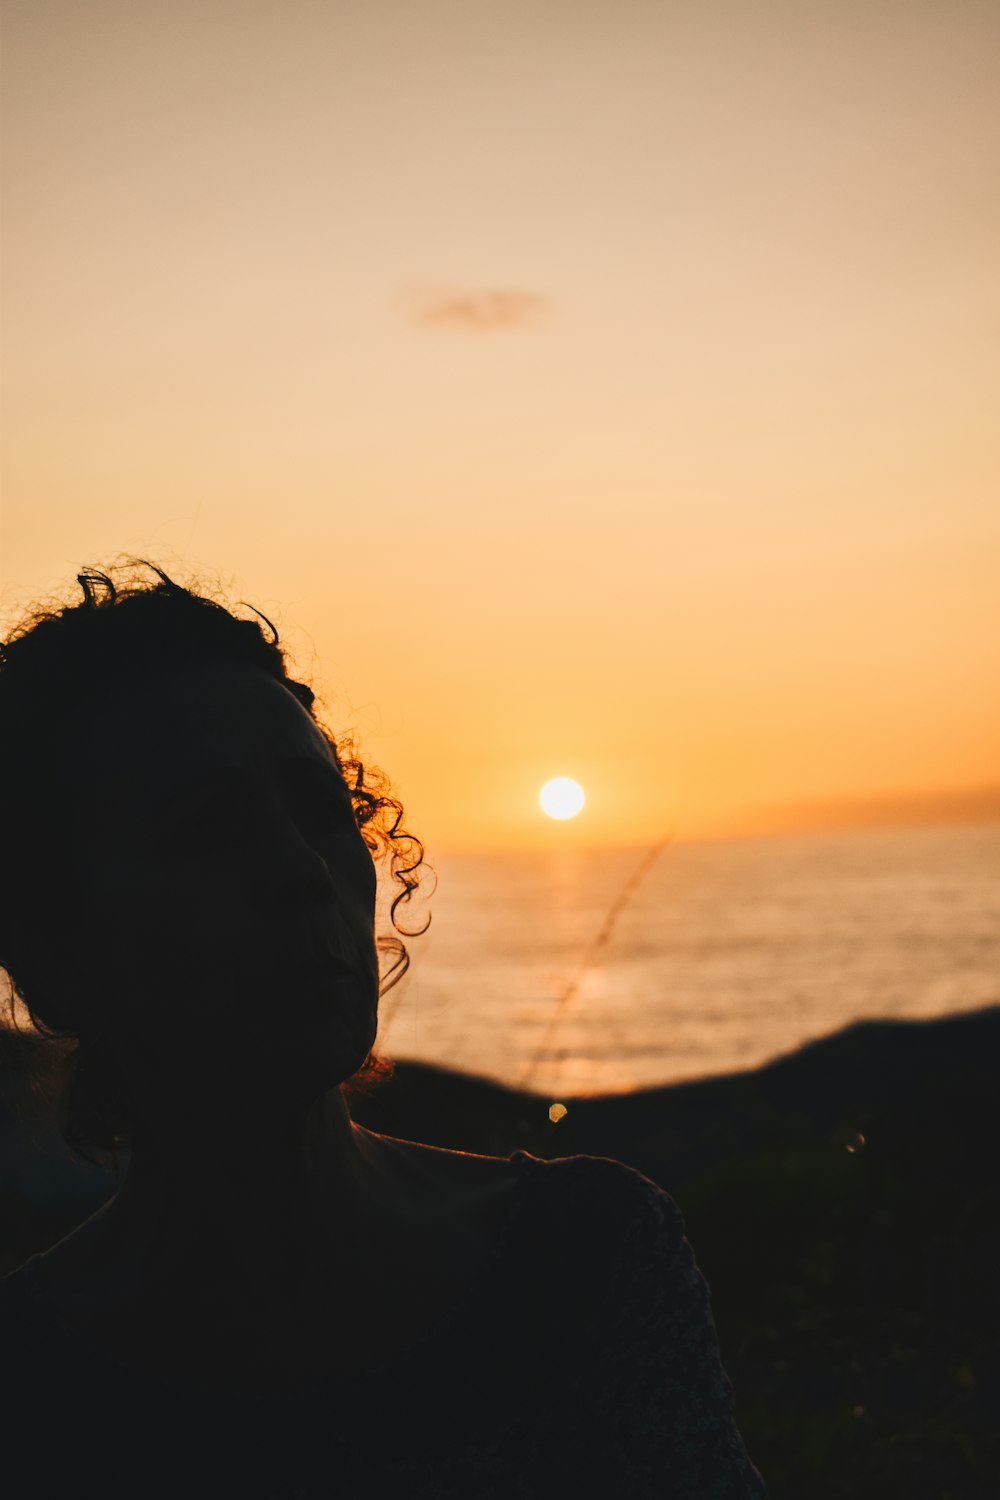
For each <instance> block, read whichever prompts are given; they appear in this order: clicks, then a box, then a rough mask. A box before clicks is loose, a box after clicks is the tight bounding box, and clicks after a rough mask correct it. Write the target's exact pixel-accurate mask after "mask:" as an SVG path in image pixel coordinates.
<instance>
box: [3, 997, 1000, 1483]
mask: <svg viewBox="0 0 1000 1500" xmlns="http://www.w3.org/2000/svg"><path fill="white" fill-rule="evenodd" d="M17 1092H18V1090H17V1086H16V1081H14V1080H12V1079H11V1078H10V1077H9V1075H8V1077H7V1080H6V1088H5V1089H4V1088H3V1079H2V1077H0V1224H2V1231H0V1235H2V1237H0V1273H2V1272H3V1271H5V1270H7V1269H10V1268H11V1267H12V1266H13V1265H15V1264H17V1263H18V1262H19V1261H20V1260H21V1259H23V1258H24V1256H25V1255H27V1254H29V1253H30V1252H31V1251H33V1250H37V1249H40V1248H42V1247H43V1246H44V1245H45V1244H47V1243H50V1242H51V1241H52V1240H53V1239H55V1238H57V1237H58V1236H59V1235H61V1234H63V1233H65V1232H67V1230H68V1229H69V1228H71V1227H72V1225H73V1224H74V1223H75V1222H77V1221H78V1220H79V1219H80V1218H82V1217H83V1216H85V1214H87V1213H89V1212H91V1211H92V1210H93V1208H95V1207H96V1206H97V1204H98V1203H99V1202H100V1201H101V1200H102V1198H103V1197H104V1196H106V1194H107V1192H108V1191H109V1187H110V1180H109V1179H108V1178H107V1176H106V1175H105V1174H103V1173H101V1172H100V1171H98V1170H96V1169H90V1168H84V1167H81V1166H77V1165H75V1164H74V1163H73V1162H72V1161H71V1159H69V1158H68V1156H66V1155H60V1153H59V1151H58V1148H57V1146H56V1144H55V1142H54V1140H53V1138H52V1136H51V1134H49V1133H48V1132H47V1131H45V1130H44V1129H39V1126H38V1125H37V1124H36V1125H35V1126H34V1127H33V1134H34V1137H35V1139H36V1140H37V1141H38V1145H37V1146H34V1147H32V1146H31V1145H30V1144H29V1139H28V1136H29V1131H28V1130H27V1128H26V1127H24V1126H22V1127H20V1128H18V1129H15V1127H14V1124H13V1121H12V1118H11V1113H10V1109H9V1108H8V1112H7V1115H6V1117H5V1115H4V1106H3V1103H2V1099H3V1098H4V1097H6V1099H7V1101H8V1105H10V1104H11V1103H12V1102H13V1101H14V1099H15V1096H16V1094H17ZM998 1098H1000V1006H998V1007H992V1008H990V1009H988V1010H984V1011H979V1012H976V1013H974V1014H971V1015H966V1016H958V1017H954V1018H952V1019H947V1020H938V1021H929V1022H884V1021H879V1022H865V1023H861V1024H858V1025H855V1026H851V1027H849V1028H847V1029H846V1030H844V1031H842V1032H838V1033H837V1034H835V1035H834V1036H831V1037H828V1038H826V1039H824V1040H823V1041H820V1042H817V1043H814V1044H812V1045H811V1046H808V1047H805V1048H803V1049H802V1050H801V1051H799V1052H796V1053H793V1054H791V1055H789V1056H787V1057H784V1058H781V1059H779V1060H778V1061H777V1062H774V1063H772V1064H770V1065H769V1066H767V1067H765V1068H761V1069H758V1070H756V1071H755V1072H750V1073H745V1074H733V1075H729V1076H726V1077H720V1078H711V1079H706V1080H702V1081H699V1082H696V1083H687V1084H679V1085H674V1086H672V1087H668V1088H659V1089H651V1090H644V1091H642V1092H639V1093H635V1094H628V1095H618V1096H609V1097H604V1098H593V1099H579V1100H574V1099H564V1100H562V1102H563V1103H564V1104H565V1105H566V1106H567V1113H566V1115H565V1116H564V1117H563V1118H562V1119H561V1120H560V1121H559V1122H558V1123H557V1124H554V1123H552V1122H551V1121H550V1119H549V1117H548V1109H549V1105H550V1104H551V1103H552V1102H553V1101H552V1100H551V1099H549V1098H547V1097H544V1098H543V1097H541V1096H538V1095H530V1094H523V1093H517V1092H515V1091H513V1090H509V1089H504V1088H501V1087H498V1086H496V1085H494V1084H491V1083H489V1082H486V1081H484V1080H482V1079H477V1078H471V1077H468V1076H466V1075H462V1074H457V1073H452V1072H448V1071H447V1070H444V1069H439V1068H431V1067H427V1066H424V1065H422V1064H418V1063H407V1062H400V1063H398V1064H397V1065H396V1072H395V1076H394V1077H393V1078H392V1079H391V1080H390V1081H389V1082H387V1083H384V1084H383V1085H381V1086H380V1088H378V1089H377V1090H376V1091H375V1092H374V1093H373V1094H372V1095H371V1096H370V1097H369V1098H367V1099H364V1100H361V1101H358V1102H356V1103H355V1105H353V1106H352V1112H353V1113H354V1115H355V1117H356V1118H357V1119H358V1120H360V1121H361V1122H362V1123H363V1124H365V1125H367V1126H369V1127H370V1128H372V1129H375V1130H380V1131H384V1132H388V1133H389V1134H393V1135H398V1136H402V1137H404V1138H409V1139H414V1140H422V1141H426V1142H429V1143H431V1144H434V1145H440V1146H450V1147H454V1148H457V1149H463V1150H467V1151H479V1152H486V1153H490V1154H494V1155H507V1154H509V1153H510V1152H512V1151H515V1150H518V1149H524V1150H527V1151H531V1152H533V1153H535V1154H536V1155H539V1156H567V1155H571V1154H573V1153H576V1152H586V1153H591V1154H594V1155H600V1156H611V1157H616V1158H618V1159H619V1160H621V1161H624V1162H627V1163H629V1165H631V1166H634V1167H637V1168H638V1169H639V1170H640V1171H641V1172H644V1173H645V1174H646V1175H647V1176H649V1177H651V1178H652V1179H653V1180H654V1181H656V1182H658V1183H660V1184H661V1185H662V1186H663V1187H665V1188H667V1189H668V1191H669V1192H670V1193H672V1194H673V1196H674V1197H675V1199H676V1200H677V1202H678V1203H679V1204H680V1206H681V1208H682V1210H683V1212H684V1215H685V1218H686V1221H687V1225H688V1233H689V1236H690V1239H691V1241H692V1243H693V1245H694V1247H695V1251H696V1253H697V1256H698V1260H699V1262H700V1264H701V1266H702V1269H703V1270H704V1272H705V1275H706V1276H707V1278H708V1281H709V1284H710V1286H711V1288H712V1296H713V1304H714V1308H715V1316H716V1322H717V1324H718V1328H719V1337H720V1342H721V1344H722V1351H723V1358H724V1360H725V1363H726V1366H727V1368H728V1370H729V1372H730V1374H731V1376H732V1378H733V1382H734V1384H735V1387H736V1392H737V1402H738V1406H737V1411H738V1419H739V1423H740V1427H741V1429H742V1431H743V1434H744V1437H745V1438H746V1442H747V1446H748V1448H749V1450H750V1452H751V1454H752V1456H753V1458H754V1460H755V1462H756V1463H757V1464H758V1465H759V1467H760V1469H761V1471H762V1472H763V1474H764V1476H765V1478H766V1479H767V1481H768V1485H769V1488H770V1490H771V1494H772V1497H773V1500H835V1497H836V1500H841V1497H844V1500H847V1497H851V1500H869V1497H871V1500H876V1497H877V1500H894V1497H897V1496H899V1497H901V1500H902V1497H905V1500H993V1497H995V1496H996V1495H997V1494H1000V1176H998V1172H997V1160H998V1152H997V1146H998V1141H1000V1119H998Z"/></svg>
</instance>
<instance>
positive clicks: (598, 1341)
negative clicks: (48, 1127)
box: [0, 1151, 766, 1500]
mask: <svg viewBox="0 0 1000 1500" xmlns="http://www.w3.org/2000/svg"><path fill="white" fill-rule="evenodd" d="M511 1160H512V1161H513V1162H515V1163H516V1164H517V1167H518V1170H519V1179H518V1188H517V1202H516V1205H515V1212H514V1215H513V1217H512V1219H511V1221H510V1223H509V1226H508V1228H507V1231H506V1234H505V1236H504V1237H503V1239H502V1241H501V1242H500V1243H499V1244H498V1246H497V1247H496V1250H495V1252H494V1253H493V1254H492V1256H491V1257H490V1259H489V1260H488V1262H487V1263H486V1265H485V1267H484V1269H483V1271H482V1272H481V1274H480V1275H479V1277H478V1278H477V1280H476V1283H475V1285H474V1286H473V1288H472V1290H471V1292H470V1293H469V1294H468V1295H467V1296H466V1298H465V1299H464V1300H463V1302H462V1303H461V1305H460V1306H459V1307H458V1308H457V1309H456V1311H455V1313H454V1314H453V1315H452V1316H451V1317H450V1318H449V1319H448V1320H447V1321H446V1322H444V1323H443V1324H441V1325H439V1326H438V1327H437V1328H436V1329H435V1330H434V1331H433V1333H431V1334H428V1335H424V1336H423V1337H421V1338H419V1339H415V1340H413V1341H412V1342H411V1343H409V1344H408V1345H407V1346H406V1348H405V1349H404V1350H403V1351H402V1352H401V1353H397V1354H396V1355H394V1356H393V1358H391V1359H389V1360H385V1361H383V1362H381V1363H380V1364H376V1365H375V1366H374V1367H371V1366H369V1368H367V1369H366V1370H364V1371H360V1372H358V1373H355V1374H352V1372H351V1368H350V1352H349V1351H343V1350H337V1351H334V1356H333V1364H334V1368H335V1373H332V1374H331V1375H330V1377H329V1378H325V1377H324V1378H322V1379H317V1378H311V1379H310V1380H309V1381H308V1382H303V1383H301V1384H300V1385H298V1386H297V1387H294V1388H293V1387H287V1388H284V1389H283V1390H282V1391H281V1393H280V1394H275V1393H273V1392H272V1393H264V1392H262V1393H261V1394H260V1395H259V1396H250V1395H246V1394H241V1395H238V1396H237V1395H234V1394H226V1395H223V1394H219V1395H209V1394H206V1393H205V1392H204V1391H201V1390H196V1389H195V1388H193V1387H185V1386H182V1385H181V1384H179V1382H177V1381H176V1380H171V1379H168V1378H165V1377H162V1378H161V1377H158V1376H154V1375H151V1374H149V1373H147V1372H139V1371H137V1370H132V1369H130V1368H126V1367H125V1366H124V1365H123V1364H122V1363H121V1362H119V1361H117V1360H115V1359H113V1358H112V1357H110V1356H109V1355H108V1354H106V1353H103V1352H102V1351H101V1350H100V1349H98V1348H97V1347H96V1346H95V1345H93V1344H92V1343H89V1342H87V1341H86V1340H85V1339H84V1338H83V1336H82V1334H79V1333H74V1332H73V1331H71V1330H70V1329H69V1327H68V1326H67V1325H66V1324H65V1323H63V1322H61V1321H60V1319H59V1317H58V1315H57V1313H56V1311H55V1310H54V1309H53V1308H52V1307H51V1306H50V1305H49V1302H48V1301H47V1299H46V1298H45V1297H44V1295H43V1294H42V1291H41V1288H40V1287H39V1286H38V1284H37V1277H36V1275H35V1269H36V1266H37V1262H38V1257H37V1256H34V1257H32V1258H31V1259H30V1260H28V1261H27V1262H25V1264H24V1265H23V1266H21V1267H20V1268H19V1269H18V1270H17V1271H15V1272H13V1273H12V1274H11V1275H10V1276H8V1277H6V1278H5V1279H4V1280H2V1281H0V1347H2V1350H3V1353H2V1362H3V1367H4V1368H3V1373H2V1375H0V1403H2V1405H0V1411H2V1414H3V1431H4V1440H3V1444H2V1447H0V1485H2V1487H3V1489H4V1491H5V1494H7V1495H8V1496H10V1497H11V1500H15V1497H17V1496H20V1495H22V1494H23V1495H25V1496H28V1495H30V1496H31V1497H32V1500H42V1497H47V1496H49V1495H52V1496H57V1495H58V1496H60V1497H64V1496H68V1495H72V1494H74V1493H75V1492H81V1493H85V1494H87V1495H90V1494H92V1493H96V1494H101V1495H102V1496H104V1497H107V1500H117V1497H119V1496H121V1497H125V1496H127V1497H129V1500H138V1497H143V1500H148V1497H153V1496H160V1495H163V1496H166V1495H170V1496H171V1497H175V1496H176V1497H180V1496H184V1497H189V1496H213V1497H215V1496H219V1497H229V1496H233V1497H240V1500H372V1497H379V1496H383V1495H384V1496H392V1497H394V1500H459V1497H461V1500H559V1497H564V1496H565V1497H570V1496H572V1497H573V1500H585V1497H588V1496H594V1497H597V1496H600V1497H601V1500H617V1497H621V1500H668V1497H670V1500H751V1497H765V1500H766V1496H765V1490H764V1486H763V1483H762V1481H761V1478H760V1475H759V1474H758V1473H757V1471H756V1469H755V1468H754V1467H753V1465H752V1464H751V1462H750V1460H749V1458H748V1457H747V1453H746V1449H745V1448H744V1445H743V1441H742V1439H741V1437H740V1434H739V1432H738V1430H737V1428H736V1425H735V1422H734V1420H733V1392H732V1387H731V1385H730V1383H729V1380H728V1378H727V1377H726V1374H725V1372H724V1371H723V1369H722V1365H721V1363H720V1359H719V1350H718V1344H717V1341H716V1335H715V1328H714V1325H713V1322H712V1316H711V1312H710V1310H709V1299H708V1288H707V1286H706V1285H705V1281H704V1279H703V1277H702V1276H701V1273H700V1272H699V1270H698V1269H697V1266H696V1265H695V1261H694V1257H693V1255H692V1252H691V1247H690V1245H689V1244H688V1242H687V1240H686V1239H685V1238H684V1225H683V1221H682V1219H681V1215H680V1212H679V1210H678V1208H677V1206H676V1204H675V1203H674V1202H673V1200H672V1199H671V1198H670V1197H669V1196H668V1195H667V1194H666V1193H665V1192H664V1191H663V1190H662V1189H661V1188H659V1187H657V1186H656V1184H655V1183H653V1182H651V1181H650V1180H649V1179H648V1178H646V1177H644V1176H643V1175H642V1174H641V1173H639V1172H637V1171H635V1170H634V1169H633V1168H631V1167H627V1166H625V1165H623V1164H622V1163H621V1162H618V1161H612V1160H610V1159H608V1158H605V1157H599V1156H568V1157H561V1158H557V1159H556V1160H554V1161H544V1160H542V1159H540V1158H537V1157H533V1156H530V1155H528V1154H527V1153H526V1152H522V1151H519V1152H515V1153H514V1155H513V1157H512V1158H511Z"/></svg>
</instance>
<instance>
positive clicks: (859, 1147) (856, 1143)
mask: <svg viewBox="0 0 1000 1500" xmlns="http://www.w3.org/2000/svg"><path fill="white" fill-rule="evenodd" d="M847 1149H848V1151H850V1152H852V1153H853V1152H857V1151H863V1150H864V1149H865V1138H864V1136H863V1135H861V1134H860V1133H859V1134H858V1135H856V1136H855V1137H854V1139H853V1141H848V1143H847Z"/></svg>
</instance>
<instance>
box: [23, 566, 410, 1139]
mask: <svg viewBox="0 0 1000 1500" xmlns="http://www.w3.org/2000/svg"><path fill="white" fill-rule="evenodd" d="M143 566H148V567H152V568H153V571H154V572H155V574H156V575H157V581H156V582H153V581H143V582H136V581H135V580H134V579H132V581H130V582H129V583H128V584H127V585H126V586H119V585H117V584H116V583H115V582H114V581H113V579H112V577H111V576H110V575H109V574H105V573H94V572H88V573H84V574H81V575H80V578H79V582H80V585H81V587H82V589H83V600H82V602H79V603H77V604H75V605H67V606H62V607H57V608H55V609H50V610H46V611H41V610H38V611H35V612H33V613H32V615H31V616H30V617H29V619H28V620H27V621H25V622H24V623H23V624H22V625H21V626H20V627H19V628H18V630H17V631H15V632H14V633H13V635H12V636H11V638H10V639H9V640H8V641H7V642H6V643H5V645H4V647H3V651H2V657H0V848H2V849H3V853H4V860H3V865H2V868H0V963H2V965H3V967H4V968H5V969H6V970H7V972H8V974H9V976H10V979H11V982H12V987H13V991H14V993H15V994H16V996H17V997H18V999H19V1000H20V1002H21V1004H22V1005H23V1007H24V1008H25V1009H26V1011H27V1012H28V1015H29V1017H30V1019H31V1022H32V1023H33V1025H34V1027H35V1029H36V1030H37V1031H39V1032H40V1033H42V1034H43V1035H47V1036H50V1037H53V1038H62V1039H63V1045H64V1046H66V1045H67V1044H68V1046H69V1049H70V1051H71V1054H72V1063H71V1069H70V1087H69V1088H68V1090H67V1095H66V1100H65V1106H64V1118H63V1128H64V1133H65V1135H66V1137H67V1139H68V1140H69V1141H70V1142H71V1144H73V1145H75V1146H77V1147H78V1148H80V1147H86V1146H88V1145H89V1146H97V1147H105V1148H108V1147H110V1148H114V1147H116V1146H121V1145H125V1144H127V1142H128V1139H129V1133H130V1129H131V1127H132V1126H133V1125H134V1123H135V1122H136V1120H137V1118H138V1115H139V1113H140V1112H141V1109H142V1100H141V1098H137V1097H134V1096H135V1095H136V1094H137V1093H139V1092H140V1089H139V1088H138V1087H137V1085H136V1082H135V1080H137V1079H138V1080H139V1081H140V1083H141V1079H142V1077H143V1068H144V1066H147V1065H148V1066H152V1065H154V1064H155V1066H156V1067H158V1068H159V1069H160V1071H161V1072H162V1070H163V1069H164V1068H169V1069H170V1070H171V1073H172V1076H173V1077H174V1078H176V1084H177V1091H178V1100H179V1101H182V1100H183V1097H184V1089H185V1083H186V1084H187V1086H188V1087H189V1088H199V1089H202V1090H204V1089H205V1088H206V1087H207V1088H210V1087H211V1083H212V1079H213V1078H215V1079H217V1080H218V1081H219V1085H220V1089H221V1092H223V1093H225V1091H226V1087H228V1086H230V1085H231V1083H232V1080H233V1078H234V1077H238V1078H239V1079H241V1080H244V1081H245V1083H246V1085H248V1086H249V1087H250V1088H257V1087H259V1086H263V1085H265V1084H266V1086H267V1087H268V1088H269V1089H270V1090H271V1091H276V1092H278V1093H286V1092H287V1093H290V1094H296V1095H297V1096H299V1097H301V1096H302V1095H306V1096H313V1095H315V1094H317V1093H320V1092H323V1091H325V1090H327V1089H329V1088H332V1087H335V1086H336V1085H338V1084H340V1083H342V1082H345V1081H349V1083H350V1084H353V1085H354V1087H355V1089H356V1088H357V1086H358V1085H359V1083H360V1084H363V1083H365V1082H368V1081H370V1080H371V1079H372V1078H373V1077H376V1076H378V1075H379V1074H380V1073H384V1072H385V1071H387V1065H386V1064H385V1063H384V1062H382V1060H381V1059H379V1058H377V1057H376V1055H375V1054H374V1053H373V1051H372V1047H373V1043H374V1040H375V1032H376V1022H377V1006H378V998H379V964H378V949H379V947H382V948H386V949H389V950H391V951H394V953H395V962H394V964H393V965H392V967H391V968H390V969H389V971H388V973H387V975H386V976H385V979H384V981H383V985H382V989H383V992H384V990H385V989H387V988H388V987H389V984H391V983H393V982H395V980H396V979H398V978H400V977H401V975H402V973H403V972H405V968H406V965H407V962H408V960H407V955H406V950H405V948H404V947H403V945H402V943H401V942H400V941H399V940H398V938H395V939H383V940H378V939H377V937H376V931H375V903H376V859H377V858H378V856H379V855H380V854H381V853H384V852H386V851H388V853H389V855H390V858H389V872H390V875H391V877H392V878H393V879H395V880H396V881H397V882H399V885H400V889H399V891H398V893H397V895H396V898H395V900H394V901H393V903H392V917H393V923H394V925H395V921H396V913H397V908H398V906H399V904H400V902H401V901H403V900H405V899H406V898H408V897H409V895H410V893H411V891H412V889H413V888H414V887H415V885H416V872H417V869H418V866H419V865H420V863H421V860H422V857H423V850H422V847H421V845H420V843H419V841H418V840H416V839H415V838H413V837H412V836H411V835H409V834H407V833H405V832H404V831H402V829H401V818H402V809H401V807H400V805H399V803H398V802H397V801H396V800H395V799H394V798H393V797H391V796H389V795H388V793H387V788H386V785H385V781H384V778H382V777H381V775H380V774H379V773H377V772H376V773H374V774H372V773H370V772H369V773H366V771H365V768H364V766H363V765H362V764H361V763H360V762H359V761H358V760H357V759H356V758H355V756H354V755H353V752H352V750H351V747H350V745H349V743H344V742H341V744H339V745H338V742H337V740H336V739H335V738H334V736H333V735H332V734H331V733H330V732H329V731H327V730H326V729H325V728H324V727H323V726H322V725H321V724H320V722H319V720H318V719H317V717H316V716H315V714H314V711H313V701H314V697H313V693H312V691H311V689H310V688H309V687H307V686H306V685H305V684H303V683H300V682H296V681H293V680H291V679H290V678H289V676H288V674H287V671H286V666H285V658H284V653H283V652H282V650H281V649H280V647H279V645H278V636H277V632H276V631H275V630H274V627H273V626H271V625H270V622H269V621H266V620H265V623H266V624H267V625H268V627H269V631H270V637H268V636H265V634H264V632H263V631H262V629H261V627H260V625H259V624H258V622H257V621H256V620H248V619H241V618H238V617H237V616H235V615H234V614H232V613H231V612H230V611H229V610H228V609H227V608H225V607H224V606H223V605H221V604H220V603H218V602H216V601H215V600H213V599H210V598H208V597H206V596H205V595H203V594H199V593H197V592H194V591H193V590H190V589H187V588H184V587H181V586H180V585H178V584H176V583H174V582H173V580H171V579H170V578H169V577H168V576H167V575H166V574H165V573H163V572H162V571H161V570H160V569H159V568H155V567H153V565H152V564H144V565H143ZM261 618H262V619H263V618H264V617H263V616H261ZM421 930H423V929H421ZM129 1079H131V1080H132V1084H131V1086H130V1085H129V1083H128V1082H127V1080H129Z"/></svg>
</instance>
